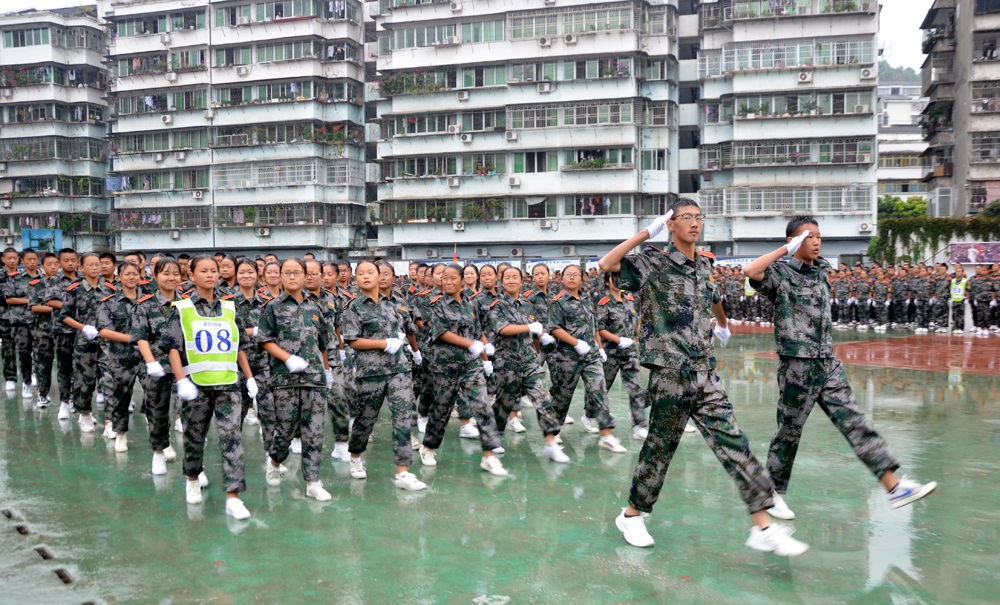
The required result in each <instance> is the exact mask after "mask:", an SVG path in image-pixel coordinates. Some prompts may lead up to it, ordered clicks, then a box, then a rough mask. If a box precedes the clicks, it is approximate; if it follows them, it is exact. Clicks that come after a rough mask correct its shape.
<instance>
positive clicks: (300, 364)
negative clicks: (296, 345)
mask: <svg viewBox="0 0 1000 605" xmlns="http://www.w3.org/2000/svg"><path fill="white" fill-rule="evenodd" d="M285 367H286V368H288V371H289V372H291V373H292V374H297V373H299V372H304V371H305V369H306V368H308V367H309V362H308V361H306V360H305V359H302V358H301V357H299V356H298V355H292V356H291V357H289V358H288V359H286V360H285Z"/></svg>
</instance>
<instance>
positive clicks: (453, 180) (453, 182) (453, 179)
mask: <svg viewBox="0 0 1000 605" xmlns="http://www.w3.org/2000/svg"><path fill="white" fill-rule="evenodd" d="M460 184H461V179H459V178H458V177H457V176H450V177H448V186H449V187H458V186H459V185H460Z"/></svg>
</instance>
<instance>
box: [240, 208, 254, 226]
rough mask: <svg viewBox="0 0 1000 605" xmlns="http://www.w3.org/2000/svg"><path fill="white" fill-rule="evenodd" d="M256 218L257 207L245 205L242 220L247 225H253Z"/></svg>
mask: <svg viewBox="0 0 1000 605" xmlns="http://www.w3.org/2000/svg"><path fill="white" fill-rule="evenodd" d="M256 220H257V209H256V208H255V207H253V206H247V207H246V208H244V209H243V221H244V224H245V225H246V226H247V227H253V226H254V223H255V222H256Z"/></svg>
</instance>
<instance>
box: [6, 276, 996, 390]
mask: <svg viewBox="0 0 1000 605" xmlns="http://www.w3.org/2000/svg"><path fill="white" fill-rule="evenodd" d="M969 300H971V301H972V317H973V322H974V324H975V326H976V327H977V328H980V329H984V330H985V329H987V328H989V327H990V301H991V300H993V280H991V279H990V278H989V277H988V276H985V275H976V276H974V277H972V278H971V279H969ZM11 323H12V324H14V321H13V314H12V317H11ZM21 375H22V376H23V375H24V372H23V371H22V372H21Z"/></svg>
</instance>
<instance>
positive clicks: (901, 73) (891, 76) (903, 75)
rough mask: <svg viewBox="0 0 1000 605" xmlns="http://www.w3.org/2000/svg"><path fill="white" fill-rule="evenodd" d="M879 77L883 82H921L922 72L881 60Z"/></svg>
mask: <svg viewBox="0 0 1000 605" xmlns="http://www.w3.org/2000/svg"><path fill="white" fill-rule="evenodd" d="M878 78H879V80H881V81H882V82H920V73H919V72H917V71H916V70H914V69H913V68H912V67H893V66H892V65H889V63H888V62H887V61H879V62H878Z"/></svg>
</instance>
